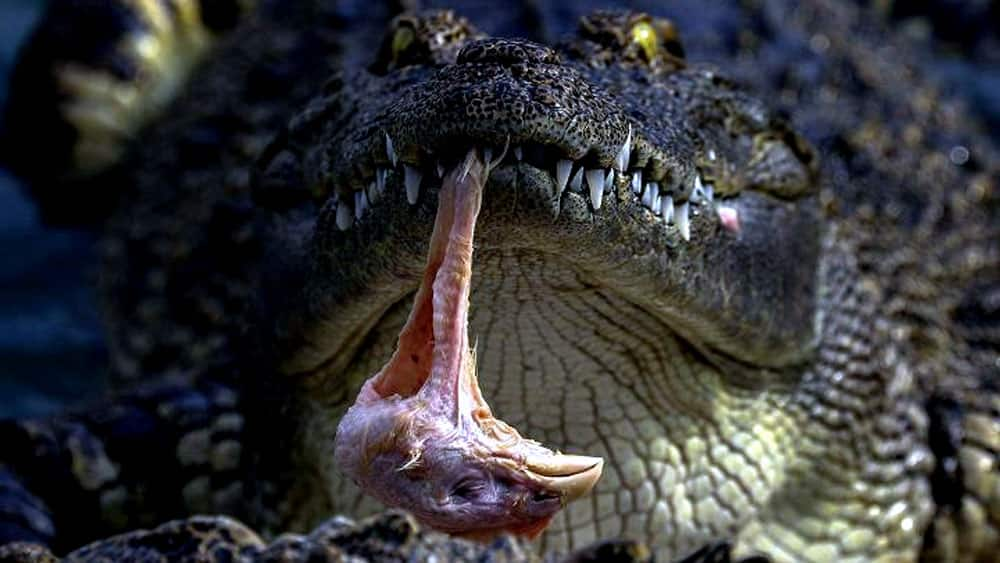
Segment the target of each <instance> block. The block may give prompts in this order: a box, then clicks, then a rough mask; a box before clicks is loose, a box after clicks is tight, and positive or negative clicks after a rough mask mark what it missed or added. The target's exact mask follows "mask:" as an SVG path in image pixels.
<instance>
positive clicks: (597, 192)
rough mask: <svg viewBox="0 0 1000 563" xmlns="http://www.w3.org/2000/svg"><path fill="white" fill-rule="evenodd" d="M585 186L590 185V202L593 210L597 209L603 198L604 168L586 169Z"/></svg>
mask: <svg viewBox="0 0 1000 563" xmlns="http://www.w3.org/2000/svg"><path fill="white" fill-rule="evenodd" d="M587 186H589V187H590V203H591V204H592V205H593V206H594V211H597V210H598V209H600V208H601V202H602V201H603V200H604V170H601V169H600V168H595V169H593V170H587Z"/></svg>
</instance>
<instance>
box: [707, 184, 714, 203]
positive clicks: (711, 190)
mask: <svg viewBox="0 0 1000 563" xmlns="http://www.w3.org/2000/svg"><path fill="white" fill-rule="evenodd" d="M705 201H707V202H709V203H712V202H713V201H715V186H713V185H712V184H705Z"/></svg>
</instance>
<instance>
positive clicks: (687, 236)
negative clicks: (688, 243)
mask: <svg viewBox="0 0 1000 563" xmlns="http://www.w3.org/2000/svg"><path fill="white" fill-rule="evenodd" d="M690 210H691V204H690V203H689V202H687V201H685V202H684V203H682V204H680V205H679V206H677V208H676V209H675V212H674V220H675V221H676V222H677V229H678V230H680V232H681V236H682V237H684V240H691V221H690V218H689V216H688V213H689V212H690Z"/></svg>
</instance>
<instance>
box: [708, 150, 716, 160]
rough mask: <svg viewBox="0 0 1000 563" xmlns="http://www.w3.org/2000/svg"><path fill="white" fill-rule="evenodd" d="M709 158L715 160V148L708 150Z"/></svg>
mask: <svg viewBox="0 0 1000 563" xmlns="http://www.w3.org/2000/svg"><path fill="white" fill-rule="evenodd" d="M708 159H709V160H715V151H714V150H712V149H709V150H708Z"/></svg>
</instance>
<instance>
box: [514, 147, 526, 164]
mask: <svg viewBox="0 0 1000 563" xmlns="http://www.w3.org/2000/svg"><path fill="white" fill-rule="evenodd" d="M514 158H516V159H517V161H518V162H521V160H522V159H523V158H524V151H523V150H521V145H518V146H516V147H514Z"/></svg>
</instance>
